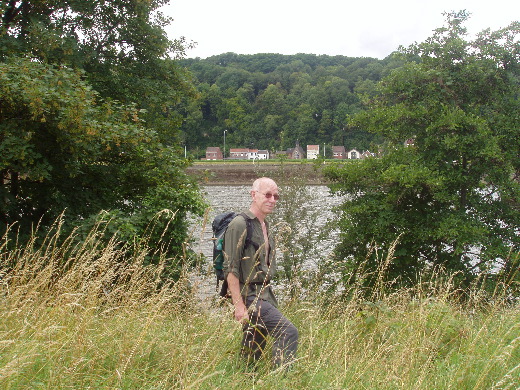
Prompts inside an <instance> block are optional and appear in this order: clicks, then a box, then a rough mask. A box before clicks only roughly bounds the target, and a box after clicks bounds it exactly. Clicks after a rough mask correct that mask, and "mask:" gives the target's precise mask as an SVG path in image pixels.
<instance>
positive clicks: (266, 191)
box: [253, 181, 279, 215]
mask: <svg viewBox="0 0 520 390" xmlns="http://www.w3.org/2000/svg"><path fill="white" fill-rule="evenodd" d="M278 197H279V194H278V186H277V185H276V183H275V182H274V181H266V182H262V183H261V184H260V187H259V189H258V190H256V191H253V206H254V207H255V208H256V209H257V210H258V211H259V212H260V213H262V214H263V215H268V214H271V213H272V212H273V211H274V208H275V206H276V201H277V200H278Z"/></svg>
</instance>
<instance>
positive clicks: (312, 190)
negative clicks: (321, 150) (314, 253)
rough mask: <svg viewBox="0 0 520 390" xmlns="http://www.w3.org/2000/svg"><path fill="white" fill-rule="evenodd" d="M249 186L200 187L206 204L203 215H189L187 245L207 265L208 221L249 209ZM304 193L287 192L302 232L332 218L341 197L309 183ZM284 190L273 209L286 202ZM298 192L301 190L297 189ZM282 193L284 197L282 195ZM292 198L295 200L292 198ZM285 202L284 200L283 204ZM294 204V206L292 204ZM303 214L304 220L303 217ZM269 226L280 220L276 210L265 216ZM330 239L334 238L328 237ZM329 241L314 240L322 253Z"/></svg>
mask: <svg viewBox="0 0 520 390" xmlns="http://www.w3.org/2000/svg"><path fill="white" fill-rule="evenodd" d="M250 188H251V187H250V186H205V187H202V190H203V193H204V196H205V199H206V201H207V202H208V203H209V205H210V209H209V210H208V213H207V217H206V218H205V219H204V218H193V220H192V222H191V236H192V238H193V242H192V245H191V248H192V249H193V250H194V251H195V252H196V253H199V254H202V255H204V257H205V258H206V263H207V264H208V265H211V260H212V256H213V241H212V239H211V238H212V231H211V222H212V221H213V218H214V217H215V216H216V215H217V214H220V213H222V212H224V211H236V212H240V211H243V210H246V209H249V205H250V203H251V195H250V193H249V191H250ZM303 191H304V192H305V193H304V194H301V199H298V193H291V196H292V197H293V199H291V200H290V203H291V205H292V207H297V208H298V210H297V211H296V213H297V214H299V215H301V216H302V218H303V219H302V220H301V221H299V224H298V228H300V229H302V231H301V232H300V233H301V234H304V233H305V232H307V231H308V230H309V229H312V230H313V231H314V230H315V231H316V232H319V231H320V230H321V229H322V228H323V227H324V226H325V224H326V223H327V221H328V220H330V219H332V218H334V213H333V211H332V209H333V207H334V206H337V205H338V204H339V203H340V202H341V199H342V198H341V197H339V196H332V195H331V194H330V192H329V189H328V187H327V186H309V187H307V188H305V189H304V190H303ZM287 192H288V191H284V188H281V189H280V193H281V196H282V199H281V200H280V201H279V203H278V205H277V209H280V210H281V209H283V208H284V205H287V203H289V200H288V199H287V196H286V195H287ZM300 192H302V191H300ZM284 196H286V199H284V198H283V197H284ZM294 198H296V199H294ZM284 202H285V203H284ZM294 205H296V206H294ZM287 207H291V206H287ZM280 210H277V212H278V211H280ZM306 217H307V219H305V218H306ZM268 219H269V220H270V221H271V223H272V225H273V224H274V223H276V222H282V221H281V216H280V215H277V214H276V213H275V214H274V215H273V216H270V217H268ZM330 238H331V239H333V238H334V237H332V236H331V237H330ZM328 241H329V240H322V241H320V242H317V246H318V249H319V250H321V251H322V252H323V251H324V253H325V252H327V251H330V250H331V249H332V248H331V245H330V242H328Z"/></svg>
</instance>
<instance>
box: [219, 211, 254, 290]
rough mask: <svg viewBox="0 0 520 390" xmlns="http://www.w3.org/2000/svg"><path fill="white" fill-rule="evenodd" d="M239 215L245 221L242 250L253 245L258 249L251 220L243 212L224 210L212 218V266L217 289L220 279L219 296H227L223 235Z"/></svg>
mask: <svg viewBox="0 0 520 390" xmlns="http://www.w3.org/2000/svg"><path fill="white" fill-rule="evenodd" d="M237 215H240V216H242V217H243V218H244V220H245V221H246V229H247V233H246V241H245V242H244V250H245V249H246V248H247V247H248V246H249V245H253V246H254V248H255V250H258V247H259V245H258V244H256V243H254V242H253V241H252V239H251V238H252V236H253V226H252V225H251V220H250V219H249V217H248V216H247V215H245V214H244V213H235V212H234V211H226V212H225V213H222V214H219V215H217V216H216V217H215V219H213V223H212V224H211V227H212V229H213V238H212V240H213V268H214V270H215V275H216V277H217V288H216V289H217V291H218V285H219V282H220V281H221V280H222V281H224V283H222V288H221V290H220V296H222V297H225V296H227V280H225V278H224V270H223V266H224V235H225V234H226V229H227V227H228V225H229V223H230V222H231V221H232V220H233V219H234V218H235V217H236V216H237Z"/></svg>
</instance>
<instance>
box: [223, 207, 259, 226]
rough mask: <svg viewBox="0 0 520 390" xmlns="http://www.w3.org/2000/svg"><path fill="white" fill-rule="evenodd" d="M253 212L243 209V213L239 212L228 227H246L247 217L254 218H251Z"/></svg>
mask: <svg viewBox="0 0 520 390" xmlns="http://www.w3.org/2000/svg"><path fill="white" fill-rule="evenodd" d="M250 214H251V213H250V212H248V211H243V212H241V213H238V214H237V215H235V217H234V218H233V219H232V220H231V222H230V223H229V225H228V229H245V227H246V218H247V219H253V218H254V216H253V218H251V215H250Z"/></svg>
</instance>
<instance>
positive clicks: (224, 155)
mask: <svg viewBox="0 0 520 390" xmlns="http://www.w3.org/2000/svg"><path fill="white" fill-rule="evenodd" d="M226 132H227V130H224V154H223V155H222V159H223V160H225V159H226Z"/></svg>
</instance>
